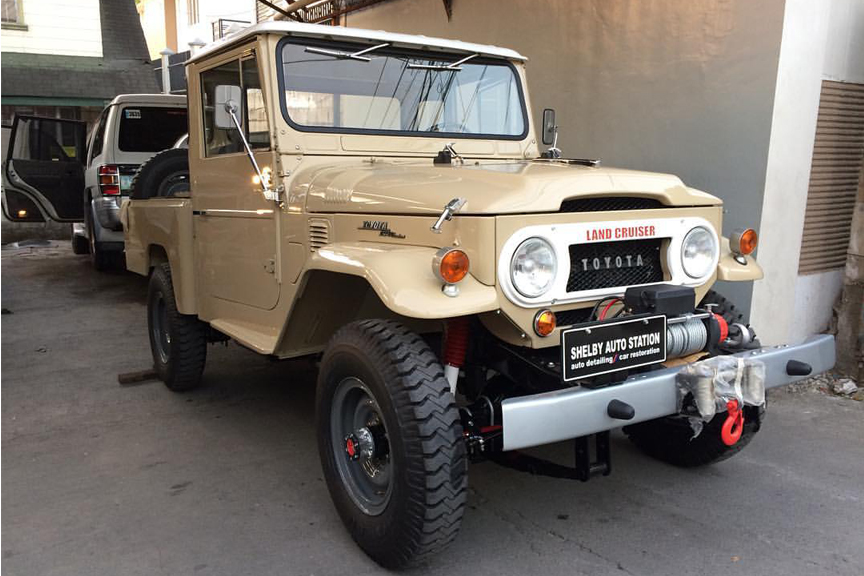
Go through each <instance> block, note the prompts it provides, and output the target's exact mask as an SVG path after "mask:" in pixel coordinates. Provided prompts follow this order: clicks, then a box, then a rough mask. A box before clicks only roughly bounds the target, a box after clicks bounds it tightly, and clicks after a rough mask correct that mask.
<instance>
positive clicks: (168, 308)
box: [147, 262, 208, 392]
mask: <svg viewBox="0 0 864 576" xmlns="http://www.w3.org/2000/svg"><path fill="white" fill-rule="evenodd" d="M147 332H148V333H149V335H150V350H151V352H152V353H153V366H154V367H155V368H156V371H157V372H158V373H159V378H160V379H161V380H162V381H163V382H164V383H165V385H166V386H167V387H168V388H169V389H170V390H173V391H175V392H184V391H186V390H192V389H193V388H196V387H197V386H198V385H199V384H200V383H201V374H202V373H203V372H204V364H205V362H206V360H207V332H208V326H207V324H205V323H204V322H201V321H200V320H199V319H198V318H197V317H196V316H191V315H187V314H181V313H180V312H178V311H177V302H176V300H175V298H174V287H173V285H172V283H171V267H170V266H169V265H168V263H167V262H163V263H162V264H159V265H158V266H156V268H154V270H153V274H152V275H151V276H150V285H149V287H148V291H147Z"/></svg>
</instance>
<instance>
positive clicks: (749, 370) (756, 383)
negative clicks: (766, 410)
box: [741, 360, 765, 406]
mask: <svg viewBox="0 0 864 576" xmlns="http://www.w3.org/2000/svg"><path fill="white" fill-rule="evenodd" d="M741 395H742V396H743V398H744V404H745V405H747V406H764V405H765V364H763V363H762V362H760V361H758V360H749V361H745V366H744V380H743V382H742V386H741Z"/></svg>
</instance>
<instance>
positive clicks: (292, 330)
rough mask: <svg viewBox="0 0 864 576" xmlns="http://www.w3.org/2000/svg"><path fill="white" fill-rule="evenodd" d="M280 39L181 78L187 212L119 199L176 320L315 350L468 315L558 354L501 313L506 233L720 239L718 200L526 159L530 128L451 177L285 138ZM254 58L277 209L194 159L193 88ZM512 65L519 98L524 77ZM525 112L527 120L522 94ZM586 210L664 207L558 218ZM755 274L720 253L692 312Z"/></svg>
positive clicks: (197, 150)
mask: <svg viewBox="0 0 864 576" xmlns="http://www.w3.org/2000/svg"><path fill="white" fill-rule="evenodd" d="M280 38H281V36H280V35H277V34H264V35H261V36H258V37H257V38H247V39H245V40H244V43H243V44H241V45H234V44H232V43H230V42H228V43H226V44H225V45H224V46H223V47H222V48H220V49H218V50H213V51H212V52H211V53H209V54H208V55H207V56H206V57H204V58H197V59H196V60H195V61H194V62H193V63H192V64H190V65H189V66H188V67H187V76H188V79H189V82H188V84H189V122H190V137H189V159H190V170H191V184H192V199H191V200H189V199H179V198H178V199H149V200H133V201H131V202H129V203H128V205H127V206H124V210H123V213H124V218H125V221H124V223H126V222H128V226H127V227H126V248H127V261H128V263H129V264H128V266H129V269H130V270H132V271H134V272H137V273H139V274H147V273H148V272H149V270H150V268H151V267H152V266H153V264H154V261H153V259H154V252H153V250H152V247H153V246H162V247H164V250H165V253H166V254H167V257H168V259H169V261H170V263H171V267H172V271H175V270H176V272H174V274H175V286H176V288H177V290H178V301H180V302H181V303H182V308H181V311H183V312H184V313H194V314H197V315H198V316H199V317H200V318H201V319H202V320H204V321H206V322H209V323H210V324H211V325H212V326H213V327H214V328H216V329H217V330H219V331H221V332H223V333H225V334H227V335H229V336H231V337H232V338H234V339H235V340H237V341H238V342H240V343H241V344H243V345H245V346H247V347H249V348H251V349H252V350H255V351H256V352H259V353H262V354H273V355H276V356H278V357H292V356H300V355H304V354H310V353H315V352H319V351H321V350H322V349H323V348H324V346H325V345H326V343H327V341H328V340H329V338H330V337H331V336H332V334H333V332H334V331H335V330H337V329H338V328H339V327H340V326H342V325H344V324H346V323H348V322H350V321H353V320H355V319H360V318H376V317H379V318H380V317H393V318H399V319H401V320H402V321H403V322H406V323H408V324H409V325H410V326H411V327H412V328H414V329H416V330H418V331H421V332H425V331H436V330H440V329H441V328H442V325H443V324H442V322H441V320H443V319H446V318H451V317H455V316H463V315H471V314H477V315H479V316H480V318H481V319H482V321H483V322H484V324H485V325H486V326H487V327H488V328H489V329H490V330H491V331H492V332H493V333H494V334H496V335H497V336H498V337H499V338H501V339H503V340H505V341H508V342H511V343H514V344H518V345H522V346H531V347H549V346H556V345H558V343H559V339H560V330H556V332H555V333H554V334H553V335H552V336H550V337H547V338H540V337H537V336H535V335H534V333H533V331H532V329H531V325H532V322H533V318H534V315H535V314H536V311H537V307H523V306H519V305H517V304H515V303H514V302H512V301H511V300H509V299H508V297H507V296H506V295H505V293H504V291H503V290H502V288H501V286H499V282H498V273H499V271H498V262H499V255H500V253H501V250H502V248H503V246H504V243H505V242H506V241H507V239H508V238H510V236H511V235H512V234H514V233H515V232H516V231H517V230H519V229H520V228H523V227H525V226H529V225H535V224H539V225H557V224H566V223H575V222H601V221H628V220H636V219H658V218H661V219H662V218H671V219H674V218H684V217H701V218H704V219H705V220H707V221H708V222H709V223H710V225H711V226H712V227H713V228H714V229H715V230H716V231H718V233H719V231H720V230H721V224H722V222H721V219H722V207H721V205H720V201H719V200H718V199H717V198H715V197H714V196H711V195H710V194H706V193H704V192H700V191H698V190H694V189H692V188H689V187H687V186H685V185H684V184H683V183H682V182H681V180H680V179H678V178H677V177H675V176H671V175H667V174H654V173H646V172H635V171H629V170H620V169H614V168H605V167H601V168H597V167H586V166H579V165H570V164H567V163H565V162H548V161H537V160H526V158H530V159H534V158H536V157H537V156H538V152H539V151H538V147H537V143H536V140H535V137H534V129H533V127H532V126H531V125H530V123H529V128H528V131H527V135H526V137H525V138H524V139H523V140H521V141H503V140H502V141H490V140H479V139H460V140H458V141H457V142H455V143H454V147H455V148H456V150H457V152H459V153H460V154H462V155H463V156H464V157H465V159H466V162H465V164H464V165H455V164H454V165H452V166H440V165H434V164H433V162H432V159H433V158H434V156H435V155H436V154H437V152H438V151H440V150H441V149H442V148H443V146H444V144H446V143H448V142H450V141H452V140H450V139H447V138H408V137H403V136H399V137H394V136H386V135H362V136H361V135H340V134H324V133H313V132H299V131H297V130H295V129H293V128H291V127H290V126H289V125H288V123H287V122H286V121H285V119H284V118H283V116H282V113H281V109H280V106H279V101H278V94H277V90H276V86H277V76H276V63H275V53H276V45H277V43H278V41H279V39H280ZM252 50H256V51H257V56H258V61H259V70H260V74H261V79H262V85H263V89H264V94H265V106H266V108H267V112H268V121H269V122H270V131H271V149H270V150H269V151H260V152H257V153H256V158H257V160H258V162H259V164H260V165H261V166H262V167H267V168H271V169H272V173H273V185H274V186H279V187H281V189H282V190H283V192H282V198H281V201H280V202H279V203H276V202H272V201H267V200H265V199H264V197H263V195H262V193H261V191H260V188H259V187H257V186H256V185H255V184H254V183H253V181H252V175H253V171H252V168H251V166H250V164H249V161H248V159H247V158H246V157H245V155H243V154H230V155H220V156H216V157H212V158H206V157H205V154H204V150H203V128H202V126H203V121H202V116H201V106H200V100H201V94H200V90H199V86H198V75H199V74H200V73H201V71H202V70H206V69H208V68H211V67H213V66H218V65H220V64H222V63H224V62H226V61H228V60H230V59H232V58H237V57H239V56H241V55H244V54H248V53H251V51H252ZM513 64H514V66H515V67H516V68H517V71H518V72H519V75H520V78H521V80H522V81H523V85H524V65H523V63H522V62H520V61H516V62H514V63H513ZM525 99H526V105H527V106H528V107H529V110H530V101H529V99H528V95H527V93H526V95H525ZM529 117H530V114H529ZM598 196H629V197H646V198H654V199H657V200H659V201H660V202H661V203H662V204H663V205H664V206H665V207H664V208H662V209H656V210H641V211H633V212H593V213H584V212H583V213H560V212H559V210H560V207H561V203H562V201H564V200H566V199H570V198H579V197H598ZM455 197H463V198H465V199H467V203H466V204H465V206H464V207H463V210H462V211H461V213H460V214H458V215H457V216H456V217H454V218H453V220H451V221H449V222H445V223H444V225H443V227H442V230H441V233H440V234H436V233H434V232H433V231H432V230H430V227H431V225H432V224H433V223H434V221H435V219H436V217H437V216H438V214H439V213H440V212H441V210H442V208H443V207H444V205H445V204H446V203H447V202H448V201H450V200H451V199H452V198H455ZM373 223H376V224H375V226H377V228H375V226H373ZM382 223H386V226H385V228H386V232H385V233H382V232H381V224H382ZM442 246H452V247H459V248H460V249H462V250H464V251H465V252H466V253H467V254H468V256H469V259H470V262H471V270H470V273H469V275H468V277H467V278H466V279H465V280H463V281H462V282H461V283H460V284H459V291H460V293H459V295H458V296H457V297H448V296H446V295H444V294H443V293H442V290H441V288H442V286H441V282H440V281H439V280H437V279H436V278H435V277H434V275H433V272H432V270H431V262H432V256H433V255H434V253H435V251H436V250H437V249H438V248H440V247H442ZM760 275H761V270H760V269H759V267H758V264H756V263H755V261H754V260H753V259H752V258H748V264H747V265H746V266H743V265H741V264H738V263H737V262H735V261H734V259H733V258H732V257H731V255H730V254H729V249H728V242H725V243H723V247H722V253H721V257H720V263H719V265H718V268H717V271H716V273H715V274H713V275H712V276H711V277H710V278H708V279H707V280H706V281H705V282H704V284H702V285H700V286H697V287H696V293H697V299H698V298H701V297H702V295H704V293H705V292H706V291H707V290H708V289H709V287H710V286H711V284H712V283H713V282H714V281H715V280H716V279H718V278H719V279H724V280H733V281H738V280H751V279H754V278H757V277H759V276H760ZM592 304H593V302H579V303H570V304H566V305H565V304H560V305H553V306H552V309H553V310H556V311H557V310H565V309H566V310H571V309H574V308H582V307H586V306H591V305H592Z"/></svg>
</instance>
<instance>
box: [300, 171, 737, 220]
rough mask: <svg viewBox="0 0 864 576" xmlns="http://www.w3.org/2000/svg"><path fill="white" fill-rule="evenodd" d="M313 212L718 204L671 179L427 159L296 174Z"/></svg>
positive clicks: (501, 210)
mask: <svg viewBox="0 0 864 576" xmlns="http://www.w3.org/2000/svg"><path fill="white" fill-rule="evenodd" d="M295 183H297V184H296V185H297V186H302V187H304V188H306V190H305V192H306V194H307V199H306V209H307V210H308V211H310V212H354V213H369V214H416V215H438V214H440V213H441V210H442V209H443V208H444V205H445V204H447V202H449V201H450V200H451V199H453V198H465V199H466V200H467V202H466V203H465V205H464V206H463V208H462V210H461V211H460V214H466V215H467V214H475V215H483V214H522V213H536V212H558V211H559V210H560V208H561V203H562V202H563V201H564V200H567V199H571V198H579V197H597V196H631V197H643V198H654V199H657V200H659V201H660V202H662V203H663V204H666V205H669V206H710V205H717V204H720V203H721V202H720V200H719V199H718V198H716V197H714V196H711V195H710V194H706V193H704V192H700V191H698V190H694V189H692V188H688V187H687V186H685V185H684V183H683V182H681V180H680V179H679V178H678V177H677V176H672V175H669V174H657V173H652V172H637V171H633V170H622V169H617V168H606V167H603V168H600V167H589V166H580V165H571V164H568V163H566V162H550V161H537V160H525V161H486V162H473V161H469V162H468V163H467V164H465V165H464V166H459V165H456V164H454V165H452V166H450V165H446V166H441V165H434V164H433V163H432V161H431V159H426V160H423V161H413V160H412V161H402V162H398V161H386V160H376V161H373V162H370V161H368V160H366V161H365V162H359V161H354V160H352V161H350V162H348V163H345V162H340V163H338V164H332V165H325V166H321V165H319V166H317V167H315V168H310V169H308V170H307V171H305V173H301V174H298V178H297V180H295Z"/></svg>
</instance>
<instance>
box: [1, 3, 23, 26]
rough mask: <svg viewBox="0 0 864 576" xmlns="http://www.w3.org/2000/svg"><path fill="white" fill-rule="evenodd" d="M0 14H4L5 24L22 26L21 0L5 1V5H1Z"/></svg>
mask: <svg viewBox="0 0 864 576" xmlns="http://www.w3.org/2000/svg"><path fill="white" fill-rule="evenodd" d="M0 14H2V20H3V22H4V23H7V22H8V23H10V24H20V23H21V7H20V0H3V4H2V5H0Z"/></svg>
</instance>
